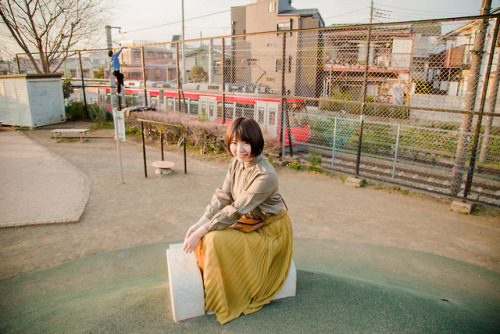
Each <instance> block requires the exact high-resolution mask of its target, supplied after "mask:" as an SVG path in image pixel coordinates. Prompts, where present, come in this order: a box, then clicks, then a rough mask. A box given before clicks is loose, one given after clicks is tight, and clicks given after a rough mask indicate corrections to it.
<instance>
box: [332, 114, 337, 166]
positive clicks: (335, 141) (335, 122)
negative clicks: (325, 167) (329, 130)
mask: <svg viewBox="0 0 500 334" xmlns="http://www.w3.org/2000/svg"><path fill="white" fill-rule="evenodd" d="M335 146H337V117H335V118H334V123H333V147H332V168H333V164H334V161H335Z"/></svg>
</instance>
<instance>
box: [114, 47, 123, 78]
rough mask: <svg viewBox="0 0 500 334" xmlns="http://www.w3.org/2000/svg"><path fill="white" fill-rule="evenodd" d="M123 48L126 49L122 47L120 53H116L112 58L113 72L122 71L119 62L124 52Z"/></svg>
mask: <svg viewBox="0 0 500 334" xmlns="http://www.w3.org/2000/svg"><path fill="white" fill-rule="evenodd" d="M123 48H124V46H122V48H121V49H120V51H118V52H117V53H115V54H113V55H112V56H111V71H112V72H114V71H120V61H119V60H118V56H119V55H120V53H121V52H122V50H123Z"/></svg>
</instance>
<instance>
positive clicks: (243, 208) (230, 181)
mask: <svg viewBox="0 0 500 334" xmlns="http://www.w3.org/2000/svg"><path fill="white" fill-rule="evenodd" d="M281 211H283V201H282V199H281V195H280V194H279V189H278V176H277V175H276V171H275V170H274V167H273V166H272V165H271V164H270V163H269V161H268V160H267V158H265V157H264V156H263V155H262V154H261V155H259V156H257V157H255V158H254V159H253V160H252V161H250V162H249V163H248V164H247V165H246V166H245V165H244V164H242V163H241V162H239V161H238V160H237V159H236V158H233V159H232V160H231V162H230V163H229V170H228V172H227V175H226V178H225V180H224V184H223V185H222V188H217V190H216V191H215V193H214V195H213V197H212V201H211V203H210V204H209V205H208V206H207V207H206V209H205V214H204V216H205V217H206V218H207V219H209V222H208V223H206V224H205V225H204V226H205V228H206V230H207V231H213V230H222V229H224V228H226V227H228V226H229V225H231V224H233V223H235V222H236V221H237V220H238V219H239V218H240V217H241V216H243V215H245V216H246V217H248V218H255V219H265V218H267V217H269V216H271V215H275V214H278V213H280V212H281Z"/></svg>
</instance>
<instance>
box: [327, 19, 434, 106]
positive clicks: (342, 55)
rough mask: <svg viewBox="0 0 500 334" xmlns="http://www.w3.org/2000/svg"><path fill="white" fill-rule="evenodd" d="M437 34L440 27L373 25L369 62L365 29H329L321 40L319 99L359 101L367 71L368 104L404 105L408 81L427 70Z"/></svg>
mask: <svg viewBox="0 0 500 334" xmlns="http://www.w3.org/2000/svg"><path fill="white" fill-rule="evenodd" d="M440 33H441V27H440V25H439V23H435V24H413V25H411V24H409V25H399V26H374V27H372V28H371V32H370V48H369V55H368V57H367V38H368V33H367V28H366V27H349V26H338V27H333V28H332V30H329V31H326V32H325V33H324V36H323V43H324V50H323V57H324V59H323V64H324V67H323V70H324V75H323V77H324V84H323V87H324V91H323V97H333V98H335V99H341V100H356V101H360V100H361V99H362V95H363V86H364V80H365V77H364V75H365V70H366V72H367V77H366V81H367V87H366V95H367V96H368V97H369V100H371V101H374V102H386V103H387V102H389V103H394V104H398V105H404V104H406V102H407V101H406V95H407V93H409V88H410V85H411V83H410V81H411V80H415V76H416V75H417V76H418V72H419V71H420V69H421V68H428V66H427V65H426V64H427V63H428V59H429V57H430V54H431V52H432V51H433V50H434V45H435V44H433V41H435V40H436V39H437V38H438V37H439V36H440ZM366 60H368V68H367V69H366V66H365V64H366Z"/></svg>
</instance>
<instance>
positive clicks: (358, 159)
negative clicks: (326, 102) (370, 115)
mask: <svg viewBox="0 0 500 334" xmlns="http://www.w3.org/2000/svg"><path fill="white" fill-rule="evenodd" d="M372 19H373V0H372V2H371V6H370V25H369V26H368V33H367V37H366V55H365V71H364V73H363V91H362V104H361V115H360V116H359V137H358V148H357V153H356V177H357V176H359V165H360V164H361V144H362V142H363V125H364V119H365V111H366V91H367V86H368V66H369V62H370V44H371V36H372V26H371V24H372Z"/></svg>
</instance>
